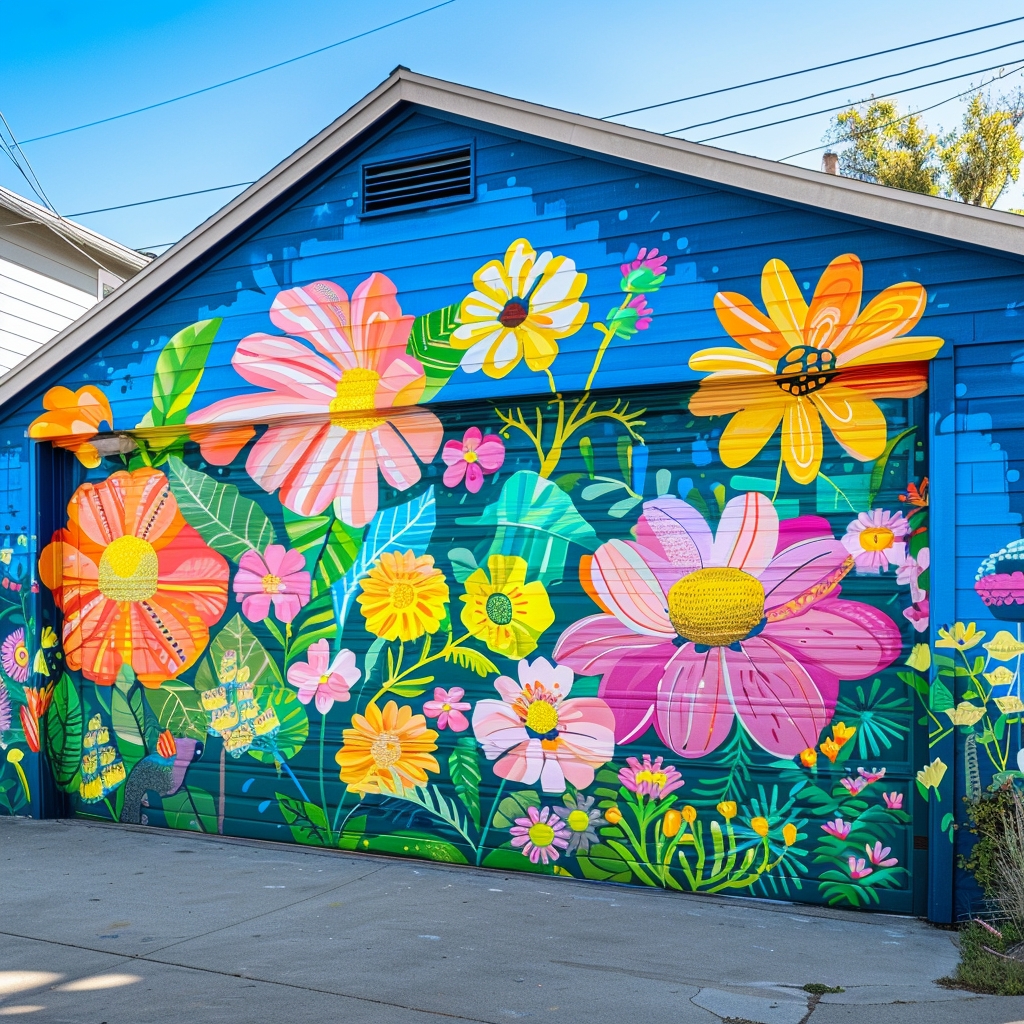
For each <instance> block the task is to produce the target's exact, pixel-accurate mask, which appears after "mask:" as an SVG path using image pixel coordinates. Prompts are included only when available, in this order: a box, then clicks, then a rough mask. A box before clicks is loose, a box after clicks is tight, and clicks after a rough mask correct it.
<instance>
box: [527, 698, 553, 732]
mask: <svg viewBox="0 0 1024 1024" xmlns="http://www.w3.org/2000/svg"><path fill="white" fill-rule="evenodd" d="M557 725H558V711H557V709H556V708H555V707H554V706H553V705H552V704H549V703H548V702H547V701H546V700H535V701H534V702H533V703H532V704H531V705H530V706H529V708H527V711H526V728H527V729H530V730H532V731H533V732H535V733H537V734H538V735H539V736H546V735H547V734H548V733H549V732H551V731H553V730H554V729H555V728H556V727H557Z"/></svg>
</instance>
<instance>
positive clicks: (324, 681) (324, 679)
mask: <svg viewBox="0 0 1024 1024" xmlns="http://www.w3.org/2000/svg"><path fill="white" fill-rule="evenodd" d="M329 678H330V677H329V676H326V675H323V676H321V677H320V683H319V685H320V686H326V685H327V680H328V679H329Z"/></svg>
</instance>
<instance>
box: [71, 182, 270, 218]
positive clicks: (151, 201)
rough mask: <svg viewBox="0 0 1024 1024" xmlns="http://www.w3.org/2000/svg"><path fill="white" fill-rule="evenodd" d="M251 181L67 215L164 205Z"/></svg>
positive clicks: (84, 214)
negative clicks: (167, 202)
mask: <svg viewBox="0 0 1024 1024" xmlns="http://www.w3.org/2000/svg"><path fill="white" fill-rule="evenodd" d="M253 184H255V182H252V181H236V182H235V183H234V184H233V185H216V186H215V187H214V188H200V189H196V191H195V192H178V193H176V194H175V195H173V196H159V197H158V198H157V199H140V200H139V201H138V202H137V203H121V205H120V206H103V207H100V209H98V210H81V211H79V212H78V213H69V214H68V216H69V217H85V216H87V215H88V214H90V213H109V212H110V211H111V210H127V209H128V208H129V207H131V206H148V205H149V204H150V203H164V202H166V201H167V200H168V199H184V198H185V196H201V195H203V194H205V193H206V192H223V191H224V190H225V189H228V188H241V187H242V186H243V185H245V186H248V185H253Z"/></svg>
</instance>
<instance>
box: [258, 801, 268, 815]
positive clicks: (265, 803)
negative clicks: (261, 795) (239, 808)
mask: <svg viewBox="0 0 1024 1024" xmlns="http://www.w3.org/2000/svg"><path fill="white" fill-rule="evenodd" d="M269 806H270V801H269V800H261V801H260V803H259V806H258V807H257V808H256V810H257V811H259V812H260V814H262V813H263V812H264V811H265V810H266V809H267V808H268V807H269Z"/></svg>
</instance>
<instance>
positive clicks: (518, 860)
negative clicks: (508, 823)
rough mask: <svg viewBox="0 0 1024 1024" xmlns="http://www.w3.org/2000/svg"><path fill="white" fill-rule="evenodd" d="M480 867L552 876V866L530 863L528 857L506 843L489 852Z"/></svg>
mask: <svg viewBox="0 0 1024 1024" xmlns="http://www.w3.org/2000/svg"><path fill="white" fill-rule="evenodd" d="M482 867H485V868H494V869H495V870H497V871H529V872H532V873H533V874H536V875H553V874H554V873H555V872H554V865H553V864H542V863H541V862H540V861H538V862H537V863H536V864H534V863H532V862H531V860H530V858H529V857H526V856H524V855H523V851H522V850H517V849H515V848H514V847H513V846H511V845H510V844H508V843H505V844H504V845H502V846H499V847H497V849H494V850H491V852H490V853H489V854H487V856H486V857H484V861H483V864H482Z"/></svg>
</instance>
